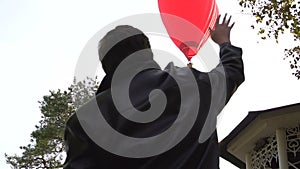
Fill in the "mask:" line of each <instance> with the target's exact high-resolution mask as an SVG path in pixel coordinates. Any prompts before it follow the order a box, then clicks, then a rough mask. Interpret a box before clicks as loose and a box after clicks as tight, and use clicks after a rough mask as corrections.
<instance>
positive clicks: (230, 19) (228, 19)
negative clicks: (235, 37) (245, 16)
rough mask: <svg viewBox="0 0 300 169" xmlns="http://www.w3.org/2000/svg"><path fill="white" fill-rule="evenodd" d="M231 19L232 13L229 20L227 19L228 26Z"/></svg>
mask: <svg viewBox="0 0 300 169" xmlns="http://www.w3.org/2000/svg"><path fill="white" fill-rule="evenodd" d="M230 20H231V15H230V17H229V19H228V21H227V26H228V25H229V23H230Z"/></svg>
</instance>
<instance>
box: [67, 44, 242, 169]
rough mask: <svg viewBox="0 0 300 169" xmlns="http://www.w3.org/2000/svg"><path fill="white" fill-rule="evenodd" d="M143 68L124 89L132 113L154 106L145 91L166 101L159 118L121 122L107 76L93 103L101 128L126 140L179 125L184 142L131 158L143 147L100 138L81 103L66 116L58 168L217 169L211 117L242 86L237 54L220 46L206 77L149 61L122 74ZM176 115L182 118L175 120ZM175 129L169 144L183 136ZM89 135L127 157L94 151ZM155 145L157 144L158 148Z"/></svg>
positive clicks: (234, 49)
mask: <svg viewBox="0 0 300 169" xmlns="http://www.w3.org/2000/svg"><path fill="white" fill-rule="evenodd" d="M149 65H151V66H150V67H151V68H149V69H146V70H143V71H141V72H140V73H138V74H137V75H136V76H134V77H133V79H132V80H131V82H130V85H129V89H128V91H129V92H128V93H129V100H130V102H131V103H132V106H133V107H134V108H135V109H137V110H139V111H141V112H143V111H147V110H148V109H150V108H151V106H153V105H151V103H150V102H149V100H151V98H152V101H153V100H154V102H153V103H155V98H156V95H161V92H158V93H156V94H155V93H154V94H153V93H152V96H151V97H150V96H149V95H151V94H150V93H151V91H153V90H154V89H160V91H162V92H163V94H164V96H165V98H166V99H167V102H166V106H165V108H164V110H163V112H162V113H161V115H159V116H157V117H156V118H155V119H154V120H152V121H148V122H136V121H134V120H128V119H127V118H126V117H124V115H123V114H121V113H119V112H120V110H119V109H118V108H117V106H116V105H115V104H116V100H114V98H113V94H112V81H113V78H112V77H111V76H105V78H104V79H103V80H102V82H101V85H100V87H99V89H98V92H97V95H96V97H95V99H94V101H96V103H97V108H98V109H99V110H100V111H101V116H102V117H103V118H104V119H105V121H106V122H107V124H109V126H110V127H111V128H113V129H114V130H115V131H117V132H118V133H121V134H122V135H126V136H128V137H132V138H148V137H154V136H156V135H159V134H161V133H166V132H167V131H168V130H169V129H170V128H172V126H173V124H174V123H176V124H180V125H179V126H181V129H182V128H185V127H187V128H188V130H187V131H186V134H185V135H184V137H182V138H181V139H179V141H178V142H176V141H174V142H176V144H174V145H173V146H170V147H169V148H168V149H166V150H165V151H163V152H160V153H156V154H152V155H151V153H149V154H150V155H145V156H143V155H142V156H141V157H137V156H134V155H132V154H138V153H140V152H138V150H141V151H143V150H144V148H147V146H148V144H147V143H144V142H143V143H142V142H139V141H137V142H136V144H133V145H131V144H130V145H126V144H125V143H123V142H122V140H116V139H114V138H107V137H106V135H105V132H108V131H106V130H103V131H99V130H98V129H96V128H93V124H90V122H88V121H89V119H90V120H91V119H96V118H97V117H96V116H98V115H96V114H93V112H92V111H93V109H90V108H89V106H91V104H92V103H91V104H90V103H87V104H85V105H84V106H82V107H81V108H80V109H79V110H78V112H77V113H76V114H74V115H72V116H71V117H70V119H69V120H68V122H67V124H66V130H65V143H66V151H67V158H66V161H65V164H64V168H65V169H218V168H219V149H218V139H217V133H216V129H215V128H216V126H215V122H216V116H217V114H218V113H219V112H220V111H221V110H222V109H223V107H224V106H225V104H226V103H227V102H228V101H229V99H230V97H231V96H232V94H233V93H234V92H235V90H236V89H237V87H238V86H239V85H240V84H241V83H242V82H243V81H244V70H243V69H244V68H243V62H242V50H241V49H240V48H238V47H235V46H232V45H231V44H230V43H225V44H222V45H221V46H220V64H219V65H218V66H217V67H216V68H215V69H213V70H212V71H210V72H208V73H204V72H200V71H198V70H196V69H194V68H189V67H182V68H179V67H175V66H173V64H172V63H170V64H169V65H168V66H167V67H166V68H165V69H164V70H161V69H160V68H159V66H158V65H157V64H156V63H155V62H154V61H153V60H152V59H147V58H146V60H143V59H142V60H140V62H139V61H137V63H133V65H131V66H130V67H131V68H130V67H129V68H128V67H127V68H125V69H126V70H128V72H130V71H131V69H136V67H135V66H138V67H145V68H147V66H149ZM125 69H124V70H125ZM126 73H127V72H125V75H124V76H122V77H121V76H120V79H118V80H119V81H118V83H116V86H117V87H118V86H119V87H122V85H123V84H124V83H125V82H124V81H126V79H127V78H129V77H128V76H126ZM189 73H192V75H193V78H194V80H195V81H193V80H192V81H191V80H190V79H188V74H189ZM123 82H124V83H123ZM192 83H196V86H197V90H194V89H195V88H193V87H192V85H193V84H192ZM182 86H183V88H185V89H187V90H185V91H184V92H186V93H185V94H184V97H183V94H182V91H181V90H182V89H181V87H182ZM222 88H223V89H225V90H223V89H222ZM116 90H117V89H116ZM118 94H119V95H118ZM121 94H122V91H121V92H120V93H117V94H115V95H116V97H118V96H120V98H123V95H122V96H121ZM186 96H188V97H186ZM196 97H198V98H196ZM153 98H154V99H153ZM195 98H196V99H195ZM183 99H184V100H183ZM117 100H118V98H117ZM121 102H122V100H121ZM124 103H126V102H124ZM162 104H163V103H162ZM194 105H198V106H196V112H197V113H196V114H195V115H196V116H193V115H192V113H191V112H192V111H193V107H194ZM131 110H132V109H130V106H128V107H126V105H125V107H124V105H123V108H121V111H124V112H125V113H126V112H130V111H131ZM124 112H123V113H124ZM179 112H180V113H182V114H183V116H179ZM80 113H81V114H80ZM189 116H193V117H191V118H190V119H192V121H185V118H187V119H188V118H189ZM180 118H181V119H180ZM178 119H179V120H178ZM193 119H194V121H193ZM99 123H101V122H99ZM97 125H98V124H97ZM99 125H100V126H101V125H102V124H99ZM188 126H190V127H188ZM181 129H178V130H175V133H173V134H172V135H170V136H169V142H170V144H171V143H172V140H176V139H178V138H179V137H180V136H179V135H180V133H179V132H184V131H185V130H184V129H183V130H181ZM209 131H211V132H209ZM91 132H94V133H96V134H95V135H97V134H99V135H98V136H100V137H101V136H102V135H103V138H99V140H104V143H105V141H106V143H109V144H111V145H115V147H112V148H116V150H118V149H124V150H123V151H124V154H126V153H127V154H128V155H127V156H126V155H120V154H118V153H117V152H112V151H110V149H107V148H105V147H103V146H101V145H99V144H98V140H97V139H96V140H95V139H94V138H95V137H94V136H91V135H93V133H91ZM97 132H99V133H97ZM176 132H177V133H176ZM177 136H178V137H177ZM200 137H201V138H200ZM159 143H160V142H159ZM159 143H157V146H158V147H159ZM166 143H167V142H166ZM120 145H122V146H120ZM118 146H119V147H118ZM151 146H152V147H150V148H148V151H149V152H150V151H152V150H153V151H154V150H155V149H156V148H157V147H153V145H151ZM160 146H161V145H160ZM165 146H166V147H168V146H169V145H168V144H165ZM126 151H128V152H126ZM135 152H137V153H135ZM147 153H148V152H147ZM147 153H144V154H147ZM141 154H143V153H141Z"/></svg>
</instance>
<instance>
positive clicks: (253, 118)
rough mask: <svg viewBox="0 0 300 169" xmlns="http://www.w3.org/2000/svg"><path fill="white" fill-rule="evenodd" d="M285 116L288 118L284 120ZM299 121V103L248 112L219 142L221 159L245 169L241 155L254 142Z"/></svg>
mask: <svg viewBox="0 0 300 169" xmlns="http://www.w3.org/2000/svg"><path fill="white" fill-rule="evenodd" d="M286 116H290V117H289V118H285V117H286ZM299 121H300V103H297V104H292V105H287V106H282V107H277V108H272V109H267V110H262V111H250V112H249V113H248V115H247V116H246V117H245V118H244V119H243V120H242V121H241V122H240V123H239V125H238V126H236V127H235V128H234V129H233V130H232V131H231V133H230V134H229V135H228V136H227V137H226V138H224V139H223V140H222V141H221V142H220V144H219V146H220V153H221V157H222V158H224V159H225V160H227V161H229V162H231V163H232V164H234V165H235V166H237V167H239V168H246V165H245V159H243V157H242V156H241V154H243V153H245V152H246V151H248V150H249V149H251V147H252V144H253V142H254V141H255V140H256V141H257V140H258V139H259V138H261V137H262V136H265V135H269V134H270V133H271V132H273V133H274V131H275V129H276V128H278V127H283V126H284V127H286V126H289V125H295V124H296V123H299ZM245 138H246V140H247V141H243V142H244V145H243V144H239V143H241V140H245ZM249 144H250V145H249ZM240 151H242V152H240Z"/></svg>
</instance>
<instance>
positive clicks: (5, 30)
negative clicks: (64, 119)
mask: <svg viewBox="0 0 300 169" xmlns="http://www.w3.org/2000/svg"><path fill="white" fill-rule="evenodd" d="M217 2H218V6H219V9H220V13H221V14H224V13H226V12H227V13H229V14H231V15H233V20H234V21H235V22H236V24H235V27H234V29H233V30H232V43H233V44H234V45H236V46H239V47H242V48H243V51H244V54H243V59H244V64H245V75H246V81H245V82H244V83H243V84H242V85H241V86H240V88H239V89H238V91H237V92H236V93H235V95H234V96H233V97H232V99H231V101H230V102H229V103H228V105H227V106H226V108H225V109H224V110H223V113H222V115H221V116H220V117H219V124H218V132H219V140H222V139H223V138H224V137H225V136H226V135H227V134H229V132H230V131H231V130H232V129H233V128H234V127H235V126H236V125H237V124H238V123H239V122H240V121H241V120H242V119H243V118H244V117H245V116H246V115H247V113H248V111H254V110H264V109H268V108H273V107H279V106H283V105H288V104H293V103H298V102H300V100H299V95H300V90H299V86H300V81H299V80H296V78H295V77H293V76H292V75H291V70H290V68H289V64H288V61H284V60H283V55H284V54H283V49H284V48H285V47H289V46H290V45H292V43H291V40H290V39H289V38H290V37H289V36H284V38H282V39H281V41H280V44H276V43H275V42H273V41H270V40H269V41H259V38H258V36H257V34H256V32H255V31H253V30H251V29H250V25H251V24H252V23H253V22H254V19H253V18H251V16H250V15H245V14H240V8H239V6H238V3H237V1H236V0H218V1H217ZM143 13H158V6H157V0H129V1H124V0H107V1H99V0H94V1H91V0H90V1H83V0H81V1H74V0H63V1H62V0H44V1H40V0H28V1H23V0H14V1H12V0H0V56H1V61H0V73H1V77H2V79H3V80H2V83H1V84H0V85H1V86H0V90H1V97H0V99H1V107H2V110H1V114H0V131H1V133H2V137H1V139H0V167H1V169H8V168H10V167H9V166H8V165H7V164H5V158H4V153H8V154H10V155H11V154H14V153H20V150H19V146H21V145H27V144H28V143H29V138H30V133H31V132H32V131H33V130H34V129H35V128H34V126H35V124H38V121H39V119H40V116H41V115H40V111H39V104H38V102H37V101H38V100H42V97H43V96H44V95H47V94H48V93H49V92H48V91H49V90H56V89H59V88H60V89H66V88H67V87H68V86H69V85H70V84H71V83H72V80H73V76H74V71H75V66H76V63H77V59H78V57H79V55H80V52H81V51H82V49H83V47H84V46H85V44H86V43H87V41H88V40H89V39H90V38H91V37H92V36H93V35H94V34H95V33H96V32H97V31H99V30H100V29H101V28H103V27H104V26H106V25H107V24H109V23H111V22H114V21H116V20H118V19H121V18H123V17H126V16H130V15H133V14H143ZM258 41H259V43H257V42H258ZM169 43H171V42H169ZM152 46H158V44H156V42H155V41H154V42H153V44H152ZM102 75H103V74H100V75H99V76H100V77H101V76H102ZM220 168H221V169H235V168H236V167H234V166H233V165H231V164H230V163H228V162H226V161H225V160H221V164H220Z"/></svg>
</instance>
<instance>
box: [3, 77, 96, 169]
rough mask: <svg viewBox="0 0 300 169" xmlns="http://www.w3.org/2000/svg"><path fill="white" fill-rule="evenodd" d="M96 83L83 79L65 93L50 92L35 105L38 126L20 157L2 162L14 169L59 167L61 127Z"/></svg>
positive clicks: (61, 152) (60, 164) (62, 156)
mask: <svg viewBox="0 0 300 169" xmlns="http://www.w3.org/2000/svg"><path fill="white" fill-rule="evenodd" d="M97 88H98V82H97V81H96V80H93V79H91V78H87V80H84V81H82V82H76V80H74V83H73V84H72V85H71V86H70V87H69V88H68V90H66V91H61V90H60V89H58V90H57V91H50V95H46V96H44V97H43V100H42V101H39V102H38V103H39V104H40V110H41V113H42V116H41V120H40V121H39V124H38V125H36V126H35V128H36V129H35V130H34V131H33V132H32V133H31V135H30V137H31V139H30V143H29V144H28V145H26V146H21V147H20V149H21V150H22V151H23V153H22V155H21V156H19V155H16V154H15V155H12V156H10V155H7V154H5V157H6V161H7V163H8V164H10V165H11V166H12V167H13V168H15V169H21V168H24V169H25V168H26V169H28V168H30V169H31V168H41V169H53V168H60V167H62V163H63V158H64V142H63V136H64V127H65V123H66V121H67V120H68V118H69V117H70V116H71V115H72V114H73V113H75V111H76V109H77V108H78V107H80V106H81V105H82V104H84V103H85V102H86V101H88V100H89V99H90V98H91V97H93V96H94V94H95V92H96V90H97Z"/></svg>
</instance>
